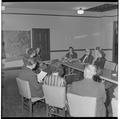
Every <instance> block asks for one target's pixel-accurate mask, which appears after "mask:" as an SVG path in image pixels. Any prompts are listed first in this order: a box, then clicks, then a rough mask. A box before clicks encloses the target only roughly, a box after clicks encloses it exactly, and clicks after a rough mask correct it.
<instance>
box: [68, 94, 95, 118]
mask: <svg viewBox="0 0 120 119" xmlns="http://www.w3.org/2000/svg"><path fill="white" fill-rule="evenodd" d="M67 100H68V105H69V110H70V115H71V116H73V117H95V116H96V98H95V97H84V96H79V95H75V94H71V93H68V94H67Z"/></svg>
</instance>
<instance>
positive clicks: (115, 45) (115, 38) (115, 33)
mask: <svg viewBox="0 0 120 119" xmlns="http://www.w3.org/2000/svg"><path fill="white" fill-rule="evenodd" d="M113 62H115V63H118V21H114V22H113Z"/></svg>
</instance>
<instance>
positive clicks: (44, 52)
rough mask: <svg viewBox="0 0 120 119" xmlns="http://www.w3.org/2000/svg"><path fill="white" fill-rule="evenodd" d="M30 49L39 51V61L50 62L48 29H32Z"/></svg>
mask: <svg viewBox="0 0 120 119" xmlns="http://www.w3.org/2000/svg"><path fill="white" fill-rule="evenodd" d="M32 47H33V48H40V49H41V59H42V60H43V61H44V60H50V29H41V28H33V29H32Z"/></svg>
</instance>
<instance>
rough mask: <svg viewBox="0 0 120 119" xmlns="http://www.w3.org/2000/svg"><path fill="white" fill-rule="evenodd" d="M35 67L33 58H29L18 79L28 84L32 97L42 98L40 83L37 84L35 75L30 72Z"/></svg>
mask: <svg viewBox="0 0 120 119" xmlns="http://www.w3.org/2000/svg"><path fill="white" fill-rule="evenodd" d="M35 65H36V64H35V62H34V60H33V58H29V59H28V61H27V63H26V66H24V67H23V68H22V70H21V71H20V72H19V75H18V77H19V78H20V79H22V80H25V81H28V82H29V85H30V90H31V96H32V97H43V90H42V83H38V81H37V74H35V73H34V72H33V71H32V69H33V68H34V67H35Z"/></svg>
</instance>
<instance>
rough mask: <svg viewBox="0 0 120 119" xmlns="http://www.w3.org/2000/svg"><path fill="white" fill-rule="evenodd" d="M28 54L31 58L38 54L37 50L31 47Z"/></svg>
mask: <svg viewBox="0 0 120 119" xmlns="http://www.w3.org/2000/svg"><path fill="white" fill-rule="evenodd" d="M28 55H29V56H30V57H31V58H32V57H34V56H35V55H36V52H35V50H34V49H33V48H30V49H29V50H28Z"/></svg>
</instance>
